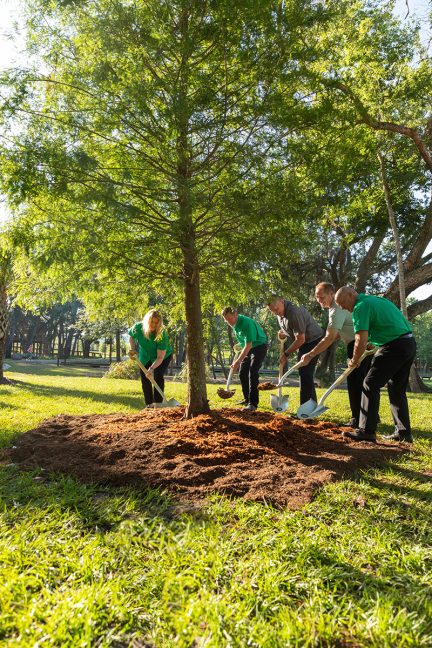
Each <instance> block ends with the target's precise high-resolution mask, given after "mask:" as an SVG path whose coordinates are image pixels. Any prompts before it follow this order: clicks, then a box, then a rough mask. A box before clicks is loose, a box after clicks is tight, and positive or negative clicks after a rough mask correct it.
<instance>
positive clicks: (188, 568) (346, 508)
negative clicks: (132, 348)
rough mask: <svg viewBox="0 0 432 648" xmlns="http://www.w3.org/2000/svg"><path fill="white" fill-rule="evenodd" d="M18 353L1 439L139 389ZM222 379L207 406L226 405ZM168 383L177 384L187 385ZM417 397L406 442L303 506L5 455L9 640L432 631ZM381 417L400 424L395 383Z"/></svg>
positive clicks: (286, 638) (217, 639)
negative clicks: (379, 463)
mask: <svg viewBox="0 0 432 648" xmlns="http://www.w3.org/2000/svg"><path fill="white" fill-rule="evenodd" d="M13 369H14V371H13V372H8V374H7V375H8V376H9V377H11V378H14V379H15V380H17V381H18V382H17V383H16V385H15V386H13V387H9V386H1V387H0V430H1V432H0V443H1V444H2V445H3V446H6V445H8V444H10V443H11V442H13V439H14V438H15V436H16V435H17V434H19V433H21V432H24V431H25V430H28V429H31V428H32V427H34V426H36V425H37V424H38V423H39V422H40V421H41V420H43V419H44V418H46V417H48V416H52V415H55V414H60V413H70V414H74V413H79V414H82V413H95V412H115V411H123V412H126V411H136V410H137V409H139V408H141V407H142V404H143V401H142V396H141V392H140V389H139V385H138V383H135V382H132V381H120V380H105V379H101V378H97V377H87V376H85V375H83V374H82V372H80V368H79V369H78V368H66V369H63V368H59V369H57V368H56V367H47V366H37V367H36V365H34V366H31V365H29V364H25V363H19V364H18V363H17V364H15V365H14V367H13ZM34 371H37V373H32V372H34ZM216 389H217V386H215V385H210V386H209V394H210V401H211V404H212V406H214V407H219V406H220V405H221V404H222V403H223V404H225V405H226V404H227V402H226V401H221V400H220V399H219V398H218V397H217V395H216ZM288 391H289V393H290V396H291V406H290V409H291V410H293V411H295V410H296V408H297V405H298V393H296V392H297V390H295V389H290V390H288ZM167 394H168V396H170V397H171V396H174V397H175V398H177V399H179V400H184V394H185V386H184V385H182V384H175V383H169V384H168V385H167ZM237 395H239V392H237V393H236V396H237ZM409 399H410V408H411V414H412V420H413V427H414V431H415V434H416V435H417V441H416V444H415V449H414V451H413V452H412V453H410V454H409V455H408V456H405V457H404V458H403V459H401V460H399V461H398V462H395V463H392V464H389V465H387V466H386V467H384V468H382V469H380V470H370V471H365V472H363V473H361V474H360V475H359V476H358V477H357V478H356V479H355V480H345V481H341V482H338V483H335V484H331V485H329V486H327V487H326V488H324V489H322V490H321V491H320V492H319V494H318V496H317V497H316V499H315V500H314V502H312V503H311V504H310V505H308V506H307V507H305V508H304V509H302V510H301V511H295V512H290V511H278V510H275V509H274V508H272V507H270V506H268V505H264V504H257V503H256V504H255V503H246V502H244V501H242V500H230V499H228V498H224V497H217V496H214V497H211V498H209V500H208V501H207V502H206V504H205V506H204V507H203V508H202V509H199V510H195V509H192V508H191V509H190V510H186V509H179V508H178V507H176V505H175V503H174V502H173V501H172V500H171V499H170V497H169V496H168V495H167V494H166V493H163V492H155V491H150V490H148V489H114V488H103V487H100V486H98V487H96V486H94V487H92V486H84V485H82V484H79V483H77V482H75V481H74V480H73V479H71V478H69V477H66V476H62V475H53V476H52V477H51V478H50V479H47V478H46V477H45V476H41V475H40V474H38V473H25V472H21V471H19V470H18V469H17V468H16V467H15V466H2V467H1V469H0V575H1V578H0V645H2V646H3V645H5V646H26V647H27V646H44V647H45V646H73V647H76V646H116V647H122V646H134V645H135V646H157V647H158V648H165V647H171V646H173V647H174V646H181V647H190V648H201V647H202V648H204V647H214V646H218V647H229V646H230V647H233V648H234V647H239V648H240V647H248V646H251V647H254V646H256V647H266V648H267V647H268V648H273V647H279V646H280V647H286V646H295V647H299V648H304V647H312V646H314V647H315V646H316V647H330V646H335V647H340V648H342V647H345V646H346V647H348V646H349V647H351V648H354V647H355V646H376V647H380V648H385V647H388V648H394V647H405V646H411V647H413V648H417V647H423V646H424V647H430V646H432V585H431V583H432V574H431V571H432V570H431V566H432V549H431V547H432V530H431V522H430V520H431V518H432V486H431V481H432V450H431V438H432V435H431V433H430V432H431V431H430V410H431V405H432V398H431V396H428V395H420V396H418V395H410V396H409ZM262 404H263V406H264V407H265V408H266V409H270V406H269V394H268V393H267V394H266V393H264V394H262ZM328 404H330V405H331V410H329V412H327V413H326V414H327V416H328V418H332V419H334V420H339V421H342V420H345V419H346V417H347V395H346V393H345V392H344V391H343V390H340V391H337V392H336V393H335V394H332V396H331V397H330V399H329V402H328ZM381 418H382V420H383V430H386V429H387V430H388V429H391V423H390V415H389V408H388V404H387V399H386V397H384V398H383V403H382V408H381ZM146 642H147V643H146Z"/></svg>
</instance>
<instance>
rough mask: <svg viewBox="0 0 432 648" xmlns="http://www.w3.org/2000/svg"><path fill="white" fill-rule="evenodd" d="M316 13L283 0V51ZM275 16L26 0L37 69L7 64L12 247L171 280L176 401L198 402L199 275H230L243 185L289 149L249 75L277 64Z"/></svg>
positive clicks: (139, 278)
mask: <svg viewBox="0 0 432 648" xmlns="http://www.w3.org/2000/svg"><path fill="white" fill-rule="evenodd" d="M323 15H324V11H323V9H322V8H321V7H318V6H315V5H313V6H311V5H310V3H306V2H304V3H294V2H292V3H287V5H286V10H285V15H284V24H289V23H290V21H291V23H292V25H293V26H292V28H291V31H289V30H287V29H285V32H284V34H283V36H284V39H285V43H284V47H285V50H286V51H288V50H289V49H290V47H291V48H292V49H293V50H295V49H297V52H298V50H299V48H301V38H303V34H302V30H303V31H305V30H307V29H308V28H315V26H316V24H317V23H318V22H319V20H322V16H323ZM42 17H43V18H42ZM278 20H280V11H279V4H278V3H275V2H265V1H262V2H254V3H250V2H248V1H242V2H240V3H229V2H221V3H216V4H214V3H213V4H212V3H209V2H206V1H204V2H203V1H202V0H177V1H174V2H167V1H163V2H160V0H150V1H149V2H146V3H138V4H130V3H126V2H122V1H121V0H115V1H114V2H112V1H111V0H110V1H109V2H108V0H98V1H97V2H94V3H86V2H84V3H80V4H78V3H69V2H68V3H64V2H53V3H50V4H48V3H46V2H45V1H44V0H40V2H38V1H37V2H35V3H34V4H33V5H32V7H31V20H30V26H31V38H32V47H33V49H34V50H37V49H39V52H40V53H41V54H42V60H43V62H44V63H43V69H44V72H43V73H40V72H37V71H35V70H32V71H27V72H26V71H19V72H17V73H16V74H14V75H12V78H11V77H10V76H9V81H8V83H9V90H8V96H7V100H6V102H5V104H4V110H3V114H4V115H7V114H13V115H14V118H16V117H17V116H19V117H20V126H19V128H20V135H19V137H15V138H14V137H13V136H12V138H10V137H9V139H8V141H7V143H6V146H5V149H4V157H3V159H4V162H5V184H6V189H7V191H8V194H9V197H10V199H11V200H12V201H13V202H15V204H17V205H22V206H23V207H24V209H23V213H22V221H21V224H20V226H19V227H20V228H21V231H20V233H21V235H22V234H25V237H24V238H25V239H26V246H27V247H28V249H31V250H32V252H33V254H34V256H35V261H36V263H37V262H40V264H41V265H42V266H46V265H49V264H55V265H56V266H57V267H58V268H62V269H63V271H64V274H65V275H68V279H69V283H70V284H72V283H73V282H74V280H75V285H76V284H77V283H78V282H81V284H82V282H83V280H84V278H85V277H87V280H88V281H89V282H91V279H92V276H93V275H94V273H95V272H97V271H99V270H107V269H109V270H110V272H111V273H113V274H115V275H117V276H119V277H128V278H129V280H130V281H131V282H139V283H141V284H145V285H148V286H151V287H152V288H153V289H154V290H155V291H156V292H159V293H170V292H171V293H172V294H174V295H176V296H177V298H180V290H181V291H182V292H183V300H184V312H185V318H186V329H187V339H188V365H189V367H188V369H189V371H188V374H189V390H188V407H187V415H188V416H191V415H194V414H197V413H200V412H203V411H207V410H208V402H207V396H206V386H205V370H204V350H203V335H202V321H201V310H202V306H201V294H202V290H203V288H204V290H209V289H211V288H212V287H213V286H215V285H216V284H220V283H221V282H222V283H224V282H225V283H227V284H229V283H230V282H231V285H233V283H234V281H233V277H232V272H233V270H232V267H230V265H231V264H230V260H231V258H234V255H235V254H236V247H237V246H240V247H243V249H246V242H247V241H248V240H249V238H250V237H249V235H248V228H249V227H250V226H251V222H252V220H253V217H254V214H251V213H246V212H245V210H244V198H245V196H246V194H247V193H248V191H251V190H253V189H254V188H256V187H259V186H260V182H261V181H262V179H265V178H266V177H268V176H269V175H271V174H274V173H277V171H278V169H280V168H283V167H284V166H285V165H286V164H287V160H286V159H285V157H284V156H283V155H281V154H280V153H279V151H280V140H281V133H280V132H279V131H276V130H275V129H274V128H272V127H271V126H270V125H269V124H268V122H266V119H265V115H266V113H267V112H268V105H267V104H268V101H269V92H268V89H267V86H266V84H264V83H262V82H261V81H260V77H259V75H260V73H262V74H264V71H265V74H266V75H270V76H271V70H272V69H274V68H275V67H277V64H278V60H277V47H274V46H273V47H269V44H270V43H271V38H270V37H269V35H270V36H273V35H274V28H275V26H277V25H276V23H277V21H278ZM266 30H267V31H266ZM264 36H267V38H265V37H264ZM275 52H276V54H275ZM293 75H295V71H294V72H293ZM11 139H12V140H13V141H12V143H11ZM257 247H258V246H255V245H253V246H252V248H254V249H256V248H257ZM248 258H249V260H251V253H249V257H248ZM71 268H72V271H71ZM235 280H236V281H237V282H239V283H241V276H240V275H239V273H236V275H235Z"/></svg>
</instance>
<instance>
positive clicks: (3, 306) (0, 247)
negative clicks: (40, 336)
mask: <svg viewBox="0 0 432 648" xmlns="http://www.w3.org/2000/svg"><path fill="white" fill-rule="evenodd" d="M11 279H12V253H11V250H10V247H9V244H8V241H7V239H6V234H5V233H1V232H0V384H1V383H4V382H8V380H7V379H6V378H5V376H4V373H3V359H4V356H5V343H6V334H7V330H8V325H9V308H10V299H9V294H8V290H9V285H10V282H11Z"/></svg>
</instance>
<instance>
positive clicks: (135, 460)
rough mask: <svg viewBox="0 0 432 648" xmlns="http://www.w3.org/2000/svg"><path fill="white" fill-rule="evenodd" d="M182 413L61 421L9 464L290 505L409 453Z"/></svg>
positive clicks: (285, 427) (283, 426) (249, 416)
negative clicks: (340, 480)
mask: <svg viewBox="0 0 432 648" xmlns="http://www.w3.org/2000/svg"><path fill="white" fill-rule="evenodd" d="M183 415H184V410H183V408H175V409H164V410H161V409H159V410H143V411H142V412H139V413H136V414H111V415H91V416H64V415H59V416H56V417H54V418H51V419H47V420H46V421H44V422H43V423H42V424H41V425H40V426H39V427H37V428H36V429H34V430H31V431H29V432H26V433H25V434H23V435H22V436H21V437H20V438H19V440H18V441H17V446H16V447H15V448H14V449H12V450H9V451H8V455H9V457H8V458H9V461H13V462H14V463H16V464H18V465H20V466H21V467H23V468H34V467H40V468H42V469H44V470H45V471H50V472H51V471H52V472H61V473H67V474H70V475H73V476H75V477H77V478H78V479H79V480H81V481H83V482H87V483H88V482H92V483H94V482H97V483H104V484H114V485H119V486H124V485H131V484H134V485H141V486H143V485H145V486H150V487H158V488H162V489H166V490H168V491H170V492H171V493H174V494H176V495H178V496H180V498H181V499H182V500H184V498H185V497H186V499H187V500H196V501H197V500H201V499H202V498H204V497H206V496H207V495H209V494H210V493H214V492H218V493H224V494H227V495H231V496H234V497H243V498H245V499H247V500H255V501H266V502H270V503H272V504H273V505H275V506H278V507H289V508H291V509H294V508H298V507H300V506H302V505H304V504H305V503H307V502H308V501H310V500H311V499H312V497H313V495H314V492H315V491H316V490H317V489H318V488H320V487H321V486H323V485H324V484H326V483H328V482H330V481H334V480H336V479H340V478H341V477H342V476H345V475H349V474H352V473H354V472H355V471H357V470H358V469H359V468H362V467H366V466H376V465H379V464H382V463H384V462H385V461H387V460H389V459H392V458H395V457H397V456H398V455H399V454H400V453H401V452H403V451H404V449H403V448H402V447H401V446H400V445H398V444H391V443H377V444H371V443H358V442H357V443H356V442H354V441H350V440H348V439H345V438H344V437H343V436H342V431H343V428H340V427H336V426H335V424H333V423H329V422H324V421H318V420H316V421H312V422H311V421H299V420H297V419H295V418H291V417H289V416H286V415H278V414H272V413H269V412H244V411H241V410H236V409H232V408H225V409H221V410H217V411H213V412H211V413H210V414H205V415H201V416H197V417H196V418H193V419H190V420H185V419H184V418H183Z"/></svg>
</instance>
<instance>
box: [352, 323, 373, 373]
mask: <svg viewBox="0 0 432 648" xmlns="http://www.w3.org/2000/svg"><path fill="white" fill-rule="evenodd" d="M368 337H369V331H358V333H356V334H355V342H354V351H353V357H352V358H351V360H349V362H348V367H358V366H359V364H360V358H361V356H362V355H363V353H364V352H365V350H366V347H367V343H368Z"/></svg>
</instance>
